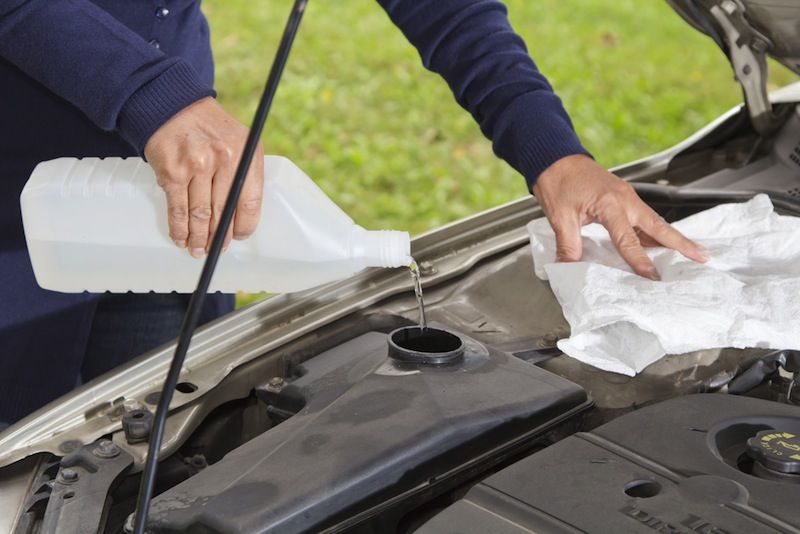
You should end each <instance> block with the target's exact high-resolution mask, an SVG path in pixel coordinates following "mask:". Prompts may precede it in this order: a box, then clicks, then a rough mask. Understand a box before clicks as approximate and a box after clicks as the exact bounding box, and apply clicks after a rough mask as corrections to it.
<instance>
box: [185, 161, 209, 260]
mask: <svg viewBox="0 0 800 534" xmlns="http://www.w3.org/2000/svg"><path fill="white" fill-rule="evenodd" d="M210 225H211V179H209V178H203V177H194V178H192V181H191V182H189V253H190V254H191V255H192V256H194V257H195V258H202V257H203V255H205V251H206V244H207V243H208V235H209V230H210Z"/></svg>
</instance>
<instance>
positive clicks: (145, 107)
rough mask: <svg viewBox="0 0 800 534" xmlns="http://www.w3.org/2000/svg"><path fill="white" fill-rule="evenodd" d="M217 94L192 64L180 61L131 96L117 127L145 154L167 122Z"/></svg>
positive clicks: (123, 135) (120, 115) (123, 108)
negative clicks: (145, 148)
mask: <svg viewBox="0 0 800 534" xmlns="http://www.w3.org/2000/svg"><path fill="white" fill-rule="evenodd" d="M214 95H215V93H214V90H213V89H212V88H211V87H208V86H206V85H205V84H203V83H202V82H200V80H199V77H198V76H197V73H196V72H195V70H194V69H193V68H192V67H191V66H190V65H189V64H188V63H186V62H184V61H177V62H176V63H175V64H174V65H172V66H171V67H169V68H168V69H167V70H166V71H164V72H163V73H162V74H160V75H159V76H158V77H156V78H154V79H152V80H150V81H149V82H147V83H146V84H144V85H143V86H142V87H140V88H139V89H138V90H136V91H135V92H134V93H133V94H132V95H131V96H130V98H129V99H128V101H127V102H126V103H125V105H123V107H122V109H121V111H120V114H119V119H118V122H117V130H118V131H119V133H120V134H121V135H122V137H124V138H125V140H127V141H128V142H129V143H130V144H131V145H132V146H133V147H134V148H135V149H136V151H137V152H139V154H142V155H143V154H144V147H145V145H146V144H147V141H148V140H149V139H150V137H151V136H152V135H153V134H154V133H155V132H156V130H158V129H159V128H160V127H161V126H162V125H163V124H164V123H166V122H167V121H168V120H169V119H171V118H172V117H173V116H175V115H176V114H177V113H178V112H180V111H181V110H183V109H184V108H186V107H187V106H189V105H191V104H193V103H195V102H197V101H199V100H202V99H204V98H207V97H209V96H214Z"/></svg>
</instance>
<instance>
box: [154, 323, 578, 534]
mask: <svg viewBox="0 0 800 534" xmlns="http://www.w3.org/2000/svg"><path fill="white" fill-rule="evenodd" d="M461 338H462V340H463V342H464V346H465V350H464V357H463V360H461V361H459V362H458V363H455V364H452V365H442V366H429V365H414V364H402V365H401V364H398V363H395V362H393V361H391V360H389V359H388V358H387V336H386V335H385V334H381V333H377V332H374V333H368V334H365V335H363V336H360V337H358V338H356V339H353V340H352V341H349V342H347V343H344V344H343V345H340V346H339V347H337V348H335V349H332V350H330V351H327V352H325V353H323V354H320V355H318V356H316V357H314V358H312V359H310V360H308V361H306V362H305V363H304V364H303V367H302V369H301V372H302V376H300V378H298V379H296V380H294V381H292V382H291V383H290V385H288V386H286V387H283V388H282V389H280V390H279V391H276V390H274V388H273V390H270V388H269V387H267V388H264V389H263V390H262V391H261V392H260V395H261V396H262V398H264V400H266V401H267V402H268V404H270V405H272V406H274V407H275V409H277V410H282V411H284V412H295V411H296V412H297V413H296V414H295V415H293V416H292V417H290V418H289V419H288V420H287V421H285V422H283V423H281V424H279V425H278V426H276V427H275V428H273V429H271V430H269V431H267V432H266V433H264V434H262V435H260V436H258V437H256V438H254V439H252V440H251V441H249V442H247V443H245V444H244V445H242V446H241V447H239V448H238V449H236V450H234V451H232V452H231V453H229V454H228V455H227V456H226V457H225V458H223V459H222V460H221V461H219V462H217V463H216V464H214V465H212V466H210V467H208V468H206V469H205V470H204V471H202V472H201V473H199V474H198V475H196V476H194V477H192V478H190V479H188V480H186V481H185V482H183V483H181V484H179V485H177V486H175V487H174V488H172V489H170V490H168V491H167V492H165V493H163V494H162V495H159V496H158V497H157V498H156V499H155V500H154V501H153V505H152V509H151V512H150V521H149V522H148V528H149V529H150V530H152V531H154V532H184V531H187V530H188V531H196V532H240V533H245V532H246V533H253V532H281V533H287V532H305V531H319V530H320V529H322V528H325V527H329V526H332V525H336V524H340V523H339V522H340V521H342V520H345V519H347V518H351V517H353V515H354V514H359V513H364V512H365V511H368V510H370V509H373V508H374V507H378V506H383V505H385V503H387V502H391V501H392V500H395V501H396V500H398V499H402V498H404V497H403V495H406V494H408V493H413V492H417V491H420V490H421V489H422V490H423V491H424V490H425V488H430V487H432V486H434V485H436V484H437V482H438V481H440V480H442V479H444V480H447V479H448V477H454V475H458V473H459V472H464V471H466V470H468V469H476V468H478V469H481V468H483V467H482V466H487V465H488V466H491V458H492V455H495V456H496V455H498V453H499V452H500V451H503V450H504V448H505V450H509V449H510V448H512V446H514V444H521V443H526V442H527V443H529V442H533V441H534V440H536V439H540V438H541V436H542V434H543V433H544V432H546V431H547V430H549V429H550V428H552V426H553V425H554V424H556V423H558V422H561V421H564V420H565V419H566V418H568V417H569V416H571V415H572V414H575V413H577V412H579V411H580V410H582V409H584V408H586V407H588V406H589V405H590V403H589V401H588V399H587V395H586V393H585V392H584V390H583V389H581V388H580V387H579V386H576V385H575V384H573V383H571V382H569V381H567V380H564V379H562V378H560V377H558V376H556V375H553V374H551V373H549V372H547V371H544V370H542V369H540V368H538V367H536V366H534V365H531V364H528V363H525V362H523V361H521V360H519V359H517V358H515V357H513V356H510V355H508V354H506V353H502V352H497V351H494V350H491V349H489V348H487V347H484V346H483V345H480V344H479V343H477V342H476V341H474V340H471V339H469V338H467V337H466V336H461Z"/></svg>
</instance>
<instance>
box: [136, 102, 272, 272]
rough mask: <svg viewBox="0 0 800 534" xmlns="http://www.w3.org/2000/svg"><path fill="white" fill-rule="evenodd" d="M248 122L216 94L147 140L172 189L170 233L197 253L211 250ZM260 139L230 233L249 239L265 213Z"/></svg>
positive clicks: (162, 179)
mask: <svg viewBox="0 0 800 534" xmlns="http://www.w3.org/2000/svg"><path fill="white" fill-rule="evenodd" d="M247 133H248V129H247V127H245V126H243V125H242V124H240V123H239V122H238V121H237V120H236V119H234V118H233V117H231V116H230V115H228V114H227V113H226V112H225V110H224V109H222V107H221V106H220V105H219V104H218V103H217V101H216V100H214V99H213V98H210V97H209V98H204V99H203V100H200V101H198V102H195V103H194V104H192V105H190V106H188V107H186V108H184V109H183V110H181V111H180V112H178V113H177V114H175V116H173V117H172V118H170V119H169V120H168V121H167V122H165V123H164V124H163V125H162V126H161V127H160V128H159V129H158V130H156V132H155V133H154V134H153V135H152V136H151V137H150V139H149V140H148V141H147V144H146V145H145V147H144V154H145V157H146V158H147V160H148V162H149V163H150V165H151V166H152V167H153V170H154V171H155V173H156V177H157V179H158V185H160V186H161V188H162V189H164V193H166V195H167V213H168V219H169V236H170V238H172V240H173V241H174V242H175V244H176V245H178V246H179V247H182V248H185V247H188V248H189V253H190V254H191V255H192V256H194V257H195V258H200V257H202V256H204V255H205V254H206V252H207V251H208V247H209V246H210V245H211V239H212V237H213V235H214V232H215V231H216V229H217V226H218V224H219V219H220V216H221V215H222V210H223V207H224V206H225V200H226V198H227V197H228V191H229V190H230V187H231V183H232V182H233V175H234V173H235V172H236V165H237V164H238V162H239V158H240V157H241V153H242V150H243V149H244V144H245V140H246V138H247ZM263 154H264V152H263V149H262V148H261V145H260V144H259V146H258V148H257V149H256V153H255V155H254V156H253V162H252V164H251V165H250V170H249V172H248V173H247V179H246V180H245V183H244V188H243V189H242V193H241V196H240V197H239V202H238V204H237V206H236V215H235V217H234V220H233V224H231V227H230V229H229V231H228V235H226V236H225V248H227V247H228V245H229V244H230V240H231V237H233V238H234V239H245V238H246V237H248V236H249V235H250V234H252V233H253V232H254V231H255V229H256V226H257V225H258V220H259V217H260V214H261V196H262V192H263V187H264V157H263Z"/></svg>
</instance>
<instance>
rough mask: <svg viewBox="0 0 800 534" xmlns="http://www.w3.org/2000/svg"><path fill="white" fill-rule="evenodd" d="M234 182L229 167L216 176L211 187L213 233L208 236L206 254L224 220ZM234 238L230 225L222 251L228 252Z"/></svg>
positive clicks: (222, 169) (231, 225) (230, 225)
mask: <svg viewBox="0 0 800 534" xmlns="http://www.w3.org/2000/svg"><path fill="white" fill-rule="evenodd" d="M232 181H233V171H232V170H231V169H230V168H229V167H225V168H221V169H219V170H218V171H217V174H215V175H214V181H213V182H212V185H211V233H210V234H209V236H208V243H207V245H206V252H208V249H209V248H211V241H212V239H213V238H214V235H215V234H216V233H217V228H219V223H220V220H221V219H222V212H223V211H224V209H225V202H226V201H227V200H228V195H229V194H230V190H231V182H232ZM232 236H233V224H229V225H228V230H227V232H226V233H225V241H224V243H223V244H222V250H227V249H228V246H229V245H230V244H231V237H232Z"/></svg>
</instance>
